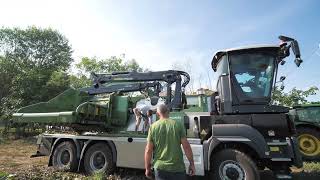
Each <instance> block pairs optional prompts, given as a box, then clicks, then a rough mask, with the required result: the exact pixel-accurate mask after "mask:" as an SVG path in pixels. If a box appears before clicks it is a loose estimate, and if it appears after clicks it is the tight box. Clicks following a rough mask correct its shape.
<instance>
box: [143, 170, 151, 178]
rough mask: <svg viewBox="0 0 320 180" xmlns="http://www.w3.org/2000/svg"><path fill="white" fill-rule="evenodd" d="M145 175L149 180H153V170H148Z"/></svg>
mask: <svg viewBox="0 0 320 180" xmlns="http://www.w3.org/2000/svg"><path fill="white" fill-rule="evenodd" d="M145 175H146V177H147V178H148V179H152V173H151V169H146V172H145Z"/></svg>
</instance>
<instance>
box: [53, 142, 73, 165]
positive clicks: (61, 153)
mask: <svg viewBox="0 0 320 180" xmlns="http://www.w3.org/2000/svg"><path fill="white" fill-rule="evenodd" d="M52 165H53V167H55V168H58V169H62V170H66V171H76V170H77V167H78V159H77V151H76V147H75V145H74V144H73V143H72V142H70V141H64V142H62V143H60V144H59V145H58V146H57V147H56V148H55V150H54V152H53V156H52Z"/></svg>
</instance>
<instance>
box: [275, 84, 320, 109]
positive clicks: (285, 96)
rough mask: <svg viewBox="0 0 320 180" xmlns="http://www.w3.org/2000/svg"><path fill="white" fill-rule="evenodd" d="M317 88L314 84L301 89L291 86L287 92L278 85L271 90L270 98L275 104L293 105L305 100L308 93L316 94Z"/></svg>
mask: <svg viewBox="0 0 320 180" xmlns="http://www.w3.org/2000/svg"><path fill="white" fill-rule="evenodd" d="M318 91H319V89H318V88H317V87H315V86H313V87H310V88H309V89H307V90H305V91H303V90H300V89H297V88H293V89H292V90H291V91H289V92H284V91H283V90H281V89H280V88H279V87H276V89H275V90H274V91H273V94H272V99H273V102H274V103H275V104H280V105H285V106H293V105H296V104H303V103H306V102H307V97H308V96H310V95H316V94H317V92H318Z"/></svg>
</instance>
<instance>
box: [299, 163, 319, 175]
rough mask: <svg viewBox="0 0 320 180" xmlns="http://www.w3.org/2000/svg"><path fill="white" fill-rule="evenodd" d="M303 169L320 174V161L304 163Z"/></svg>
mask: <svg viewBox="0 0 320 180" xmlns="http://www.w3.org/2000/svg"><path fill="white" fill-rule="evenodd" d="M303 170H304V171H305V172H314V173H319V174H320V162H308V163H303Z"/></svg>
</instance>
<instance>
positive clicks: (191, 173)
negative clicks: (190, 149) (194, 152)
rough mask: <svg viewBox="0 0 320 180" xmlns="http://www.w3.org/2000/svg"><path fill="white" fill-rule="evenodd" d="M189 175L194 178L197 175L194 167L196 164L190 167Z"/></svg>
mask: <svg viewBox="0 0 320 180" xmlns="http://www.w3.org/2000/svg"><path fill="white" fill-rule="evenodd" d="M188 173H189V175H190V176H194V175H195V173H196V168H195V167H194V164H193V163H192V164H190V165H189V171H188Z"/></svg>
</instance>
